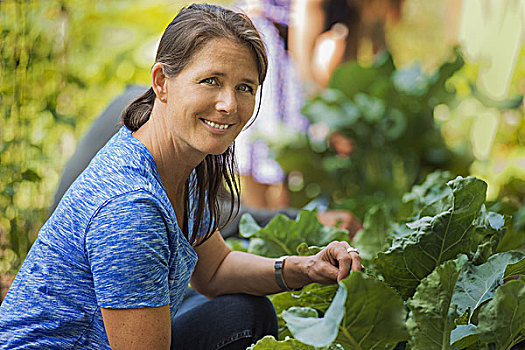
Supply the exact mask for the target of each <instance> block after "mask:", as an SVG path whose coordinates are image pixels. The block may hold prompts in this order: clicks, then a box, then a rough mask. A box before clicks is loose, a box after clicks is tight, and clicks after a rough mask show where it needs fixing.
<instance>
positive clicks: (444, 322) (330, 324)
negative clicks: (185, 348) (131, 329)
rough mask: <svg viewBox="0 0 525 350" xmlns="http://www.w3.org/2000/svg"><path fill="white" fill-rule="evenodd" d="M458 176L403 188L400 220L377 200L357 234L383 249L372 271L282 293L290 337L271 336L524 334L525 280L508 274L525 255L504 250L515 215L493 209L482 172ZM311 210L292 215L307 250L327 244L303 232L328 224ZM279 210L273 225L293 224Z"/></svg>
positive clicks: (427, 345) (368, 345)
mask: <svg viewBox="0 0 525 350" xmlns="http://www.w3.org/2000/svg"><path fill="white" fill-rule="evenodd" d="M449 177H450V175H449V174H444V173H436V174H431V175H429V177H427V179H426V181H425V182H424V183H423V184H422V185H419V186H414V188H413V189H412V190H411V192H409V193H407V194H405V196H404V197H403V198H404V199H403V205H405V206H406V207H405V209H404V210H405V214H406V215H404V219H403V218H399V219H397V220H398V222H395V221H394V220H393V219H392V218H390V217H389V216H388V213H387V212H386V211H385V210H384V208H382V207H380V206H377V207H374V208H372V209H371V210H370V212H369V215H367V218H369V220H368V221H366V222H365V223H366V225H365V228H364V230H363V231H362V233H361V234H362V236H358V238H359V239H356V241H354V242H357V243H359V242H361V243H362V247H363V248H364V249H366V250H367V254H369V255H370V256H372V257H375V258H374V259H373V261H372V262H369V263H370V265H369V266H368V265H367V271H368V275H367V274H364V273H362V272H352V273H351V274H350V276H349V277H348V278H346V279H344V280H343V281H341V287H340V288H339V291H338V292H337V293H336V289H335V288H336V286H335V285H331V286H321V285H318V284H312V285H308V286H306V287H305V288H304V289H303V291H301V292H287V293H280V294H277V295H274V296H272V297H271V300H272V302H273V304H274V306H275V309H276V312H277V315H278V317H279V320H280V332H279V336H280V339H283V338H286V339H287V340H285V341H281V342H279V341H277V340H274V339H271V340H270V339H267V340H265V343H264V344H266V346H268V347H271V348H274V349H281V348H282V349H288V348H293V347H290V346H292V345H293V346H297V348H298V349H301V347H300V346H323V347H325V348H326V347H327V346H329V347H335V348H339V349H372V348H374V349H394V348H396V349H406V348H411V349H430V350H432V349H468V350H473V349H487V348H491V349H492V348H494V349H510V348H511V347H512V346H513V345H515V344H517V343H518V342H519V341H521V340H523V338H524V337H525V308H524V306H523V300H525V298H524V295H523V293H525V286H524V280H523V279H518V280H517V281H508V282H507V283H504V278H507V277H510V276H517V275H518V276H519V275H522V274H523V271H524V269H523V261H525V259H524V256H525V255H524V253H522V252H518V251H509V252H504V253H496V252H497V249H496V248H497V246H498V243H499V242H500V239H501V236H502V235H504V234H507V233H508V232H509V231H506V230H505V229H506V228H507V227H508V225H509V220H508V219H505V217H504V216H503V215H500V214H498V213H495V212H491V211H489V210H487V209H486V207H485V191H486V184H485V183H484V182H483V181H481V180H479V179H476V178H473V177H467V178H462V177H457V178H456V179H454V180H452V181H448V182H446V183H444V182H445V181H446V179H448V178H449ZM493 204H494V203H492V204H491V208H495V206H494V205H493ZM305 214H306V213H305V212H303V214H302V215H301V217H300V218H299V219H298V220H297V221H292V222H293V225H294V227H301V228H302V230H303V231H304V232H305V235H302V234H301V231H300V230H297V231H293V232H294V233H293V235H294V243H293V244H291V246H290V248H287V249H288V250H290V251H292V249H293V248H294V247H295V248H296V249H297V247H301V248H299V249H298V250H299V251H301V252H302V253H304V254H307V253H312V254H313V253H315V252H317V251H318V249H319V247H316V249H315V250H311V251H310V248H313V247H311V244H312V242H311V240H310V241H309V242H308V244H307V243H306V242H303V243H302V244H298V243H297V242H299V241H301V240H303V241H306V236H308V235H310V234H309V233H308V232H309V230H310V229H311V228H312V227H315V228H316V231H317V232H320V231H322V229H321V228H319V226H318V223H316V221H315V220H313V216H314V215H315V213H311V216H308V215H305ZM274 220H275V222H274V223H273V225H276V226H275V227H274V228H273V229H272V230H273V231H276V230H278V228H281V229H285V230H289V228H288V227H286V228H285V226H281V225H282V219H281V218H276V219H274ZM405 220H408V222H406V221H405ZM290 221H291V220H290ZM278 223H279V225H277V224H278ZM270 225H272V222H270V223H269V224H268V226H267V228H268V227H269V226H270ZM376 225H377V227H376ZM246 227H247V228H248V230H247V231H248V232H249V236H250V237H251V240H261V241H262V243H263V245H268V244H273V243H272V242H273V241H274V240H275V239H277V238H276V237H277V236H276V235H275V234H272V235H268V234H262V233H261V232H262V231H264V230H265V228H260V227H259V228H258V229H257V226H253V223H252V222H251V221H247V222H246ZM256 229H257V231H256ZM389 231H390V235H385V232H389ZM367 235H370V236H372V235H375V236H377V237H368V236H367ZM266 239H269V242H266ZM326 243H327V241H324V242H323V244H318V245H319V246H322V245H325V244H326ZM309 246H310V247H309ZM374 249H377V250H378V251H376V252H374V251H373V250H374ZM268 251H269V252H271V251H272V250H271V249H268ZM342 286H344V288H345V289H346V297H345V298H343V295H344V291H343V290H342V288H343V287H342ZM334 295H335V296H334ZM403 299H405V300H406V303H404V302H403ZM343 312H344V315H343V316H342V317H341V313H343ZM335 334H336V336H335ZM290 336H292V337H294V338H296V339H293V340H292V339H289V338H287V337H290ZM334 337H335V338H334ZM295 341H297V342H295ZM304 344H307V345H304Z"/></svg>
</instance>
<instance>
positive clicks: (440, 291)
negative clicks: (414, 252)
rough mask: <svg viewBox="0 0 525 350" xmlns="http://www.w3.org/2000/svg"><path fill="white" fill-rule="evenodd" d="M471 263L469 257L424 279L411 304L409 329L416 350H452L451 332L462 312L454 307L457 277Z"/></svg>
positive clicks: (461, 258)
mask: <svg viewBox="0 0 525 350" xmlns="http://www.w3.org/2000/svg"><path fill="white" fill-rule="evenodd" d="M466 261H467V257H466V256H465V255H460V256H459V257H458V258H457V259H456V260H450V261H447V262H445V263H443V264H442V265H441V266H439V267H437V268H436V269H435V270H434V271H433V272H432V273H431V274H429V275H428V276H427V277H426V278H424V279H423V280H422V281H421V283H420V284H419V286H418V287H417V289H416V293H415V294H414V296H413V298H412V299H409V300H408V302H407V305H408V307H409V308H410V311H411V312H410V315H409V319H408V321H407V327H408V331H409V333H410V335H411V336H412V338H411V340H410V341H409V343H410V344H411V345H412V347H413V348H414V349H425V350H433V349H436V350H437V349H440V350H441V349H450V348H451V347H450V332H451V331H452V330H453V329H454V328H455V326H456V325H455V324H454V320H455V319H456V318H457V317H458V315H459V314H458V313H457V311H456V310H455V308H453V307H451V306H452V295H453V293H454V287H455V285H456V281H457V278H458V276H459V273H460V271H461V268H462V267H463V264H464V263H465V262H466Z"/></svg>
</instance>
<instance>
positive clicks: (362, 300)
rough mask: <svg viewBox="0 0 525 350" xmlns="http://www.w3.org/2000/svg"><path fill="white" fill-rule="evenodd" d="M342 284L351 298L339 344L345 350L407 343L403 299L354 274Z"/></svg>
mask: <svg viewBox="0 0 525 350" xmlns="http://www.w3.org/2000/svg"><path fill="white" fill-rule="evenodd" d="M343 283H344V285H345V286H346V288H347V290H348V295H347V298H346V304H345V315H344V318H343V322H342V323H341V325H340V326H339V335H338V336H337V338H336V342H337V343H339V344H341V345H342V346H343V347H344V348H345V349H346V350H354V349H355V350H368V349H393V348H394V346H395V345H396V344H397V343H399V342H402V341H405V340H408V333H407V331H406V328H405V318H406V312H405V309H404V306H403V300H402V299H401V298H400V297H399V295H397V294H396V293H395V291H394V290H392V289H391V288H390V287H388V286H387V285H386V284H385V283H383V282H382V281H380V280H378V279H376V278H373V277H369V276H367V275H365V274H363V273H361V272H355V271H354V272H352V273H351V274H350V276H349V277H348V278H346V279H344V280H343Z"/></svg>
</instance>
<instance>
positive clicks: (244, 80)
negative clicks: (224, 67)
mask: <svg viewBox="0 0 525 350" xmlns="http://www.w3.org/2000/svg"><path fill="white" fill-rule="evenodd" d="M211 74H212V75H217V76H219V77H224V76H226V74H224V73H221V72H212V73H211ZM241 81H242V82H244V83H248V84H253V85H259V84H258V83H256V82H255V81H254V80H252V79H248V78H243V79H241Z"/></svg>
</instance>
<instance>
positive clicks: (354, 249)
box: [346, 247, 359, 254]
mask: <svg viewBox="0 0 525 350" xmlns="http://www.w3.org/2000/svg"><path fill="white" fill-rule="evenodd" d="M346 252H347V253H348V254H350V253H357V254H359V249H357V248H354V247H349V248H346Z"/></svg>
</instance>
